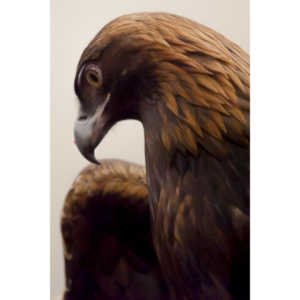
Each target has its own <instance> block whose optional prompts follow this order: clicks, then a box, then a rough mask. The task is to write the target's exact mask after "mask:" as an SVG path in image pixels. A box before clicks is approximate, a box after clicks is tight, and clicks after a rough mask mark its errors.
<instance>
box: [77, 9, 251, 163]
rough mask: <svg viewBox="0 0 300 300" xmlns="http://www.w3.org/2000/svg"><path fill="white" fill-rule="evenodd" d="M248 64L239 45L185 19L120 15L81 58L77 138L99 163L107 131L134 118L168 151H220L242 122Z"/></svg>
mask: <svg viewBox="0 0 300 300" xmlns="http://www.w3.org/2000/svg"><path fill="white" fill-rule="evenodd" d="M237 57H239V59H237ZM248 64H249V62H248V56H247V54H246V53H244V52H243V50H242V49H240V48H239V47H238V46H237V45H235V44H233V43H232V42H230V41H229V40H227V39H226V38H225V37H223V36H222V35H220V34H218V33H216V32H214V31H213V30H211V29H209V28H207V27H205V26H202V25H200V24H198V23H196V22H193V21H191V20H189V19H186V18H183V17H179V16H175V15H171V14H166V13H138V14H131V15H126V16H122V17H119V18H117V19H115V20H114V21H112V22H110V23H109V24H107V25H106V26H105V27H103V29H102V30H101V31H100V32H99V33H98V34H97V35H96V37H95V38H94V39H93V40H92V41H91V42H90V44H89V45H88V46H87V48H86V49H85V50H84V52H83V54H82V56H81V58H80V61H79V64H78V67H77V72H76V77H75V92H76V95H77V97H78V99H79V103H80V108H79V114H78V118H77V120H76V123H75V130H74V133H75V141H76V144H77V146H78V148H79V150H80V152H81V153H82V154H83V156H84V157H85V158H87V159H88V160H90V161H92V162H95V163H97V160H96V159H95V156H94V150H95V148H96V147H97V145H98V144H99V143H100V141H101V140H102V139H103V137H104V136H105V134H106V133H107V132H108V131H109V129H110V128H111V127H112V126H113V125H114V124H115V123H117V122H118V121H121V120H126V119H136V120H139V121H141V122H142V123H143V126H144V129H145V131H147V130H148V131H152V132H155V134H153V133H152V136H153V138H156V139H159V140H160V141H161V143H162V145H163V146H164V147H165V149H166V150H167V151H173V150H174V149H178V150H179V151H181V152H185V153H187V152H188V153H189V154H191V155H198V153H199V151H200V148H201V147H202V148H206V150H207V151H211V152H215V153H217V152H220V151H221V152H222V151H224V147H223V146H222V145H220V141H221V140H222V135H224V134H227V135H231V136H234V135H238V136H239V137H238V139H239V141H240V142H241V141H242V140H243V134H242V131H243V129H241V128H242V127H243V126H244V125H245V122H246V120H245V117H244V115H243V113H242V112H241V106H240V104H239V103H238V98H241V99H242V98H244V99H246V100H247V96H249V73H247V72H249V71H248V70H249V66H248ZM246 106H247V105H246ZM244 107H245V105H244ZM228 116H230V117H233V118H234V119H235V122H233V123H232V121H230V122H231V123H230V122H229V121H228V120H227V119H226V118H227V117H228ZM226 122H227V124H226ZM243 124H244V125H243ZM226 125H227V128H226ZM230 128H231V129H230ZM241 136H242V137H241Z"/></svg>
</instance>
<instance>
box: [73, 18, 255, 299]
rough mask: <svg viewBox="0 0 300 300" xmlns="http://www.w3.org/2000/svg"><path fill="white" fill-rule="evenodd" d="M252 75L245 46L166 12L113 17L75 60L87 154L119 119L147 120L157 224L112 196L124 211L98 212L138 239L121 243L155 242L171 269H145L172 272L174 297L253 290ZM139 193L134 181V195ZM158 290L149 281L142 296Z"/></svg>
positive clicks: (151, 202)
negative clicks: (250, 287)
mask: <svg viewBox="0 0 300 300" xmlns="http://www.w3.org/2000/svg"><path fill="white" fill-rule="evenodd" d="M249 85H250V83H249V56H248V55H247V54H246V53H245V52H244V51H243V50H242V49H241V48H240V47H239V46H237V45H236V44H234V43H233V42H231V41H229V40H228V39H227V38H225V37H224V36H223V35H221V34H219V33H217V32H215V31H213V30H212V29H209V28H207V27H205V26H203V25H200V24H198V23H196V22H194V21H191V20H189V19H187V18H184V17H180V16H176V15H171V14H167V13H138V14H131V15H126V16H122V17H119V18H117V19H116V20H114V21H112V22H110V23H109V24H107V25H106V26H105V27H104V28H103V29H102V30H101V31H100V32H99V33H98V34H97V35H96V37H95V38H94V39H93V40H92V41H91V43H90V44H89V45H88V46H87V48H86V49H85V50H84V52H83V54H82V56H81V59H80V61H79V64H78V69H77V73H76V78H75V92H76V94H77V96H78V99H79V102H80V111H79V116H78V119H77V121H76V124H75V139H76V143H77V146H78V148H79V150H80V152H81V153H82V154H83V156H84V157H86V158H87V159H88V160H90V161H91V162H97V160H96V159H95V156H94V149H95V148H96V147H97V145H98V144H99V143H100V142H101V140H102V139H103V137H104V136H105V135H106V133H107V132H108V131H109V129H110V128H111V127H112V126H113V125H114V124H115V123H116V122H118V121H120V120H125V119H136V120H139V121H141V122H142V124H143V127H144V132H145V155H146V179H147V180H146V181H147V186H148V196H147V200H146V202H145V199H146V198H144V200H143V201H142V202H143V203H144V205H146V210H145V211H144V213H145V212H146V211H147V213H148V211H149V214H150V216H151V218H150V221H151V224H150V225H149V224H148V225H147V226H146V227H147V230H145V231H143V230H144V229H143V226H142V224H143V223H142V221H141V220H140V219H139V216H138V215H139V212H138V210H130V205H128V210H126V209H125V210H124V211H123V210H122V209H121V210H119V209H118V204H117V203H118V201H117V202H116V203H115V202H114V201H113V199H112V198H108V199H107V202H111V203H110V204H109V205H112V207H113V208H114V209H116V211H115V212H111V213H110V212H109V210H108V211H107V212H105V213H104V210H103V214H99V215H98V218H99V222H100V223H101V222H102V221H101V220H102V219H104V220H105V219H106V218H108V219H110V222H111V223H110V226H113V225H112V224H113V223H114V222H115V226H116V227H118V226H119V227H120V229H124V232H123V233H122V234H121V235H120V236H118V239H120V240H122V239H127V238H128V239H130V235H131V238H133V237H134V239H135V241H136V245H131V244H130V242H129V241H128V247H127V248H126V247H125V248H126V249H127V250H128V249H129V251H131V252H133V253H134V256H137V257H140V258H141V259H140V260H141V261H142V262H147V259H148V258H147V259H146V257H145V255H147V254H146V253H147V251H149V253H152V252H151V249H152V246H151V245H153V248H154V249H155V253H154V252H153V253H152V254H151V255H150V256H151V257H152V259H153V261H156V257H157V262H155V263H154V265H155V266H157V268H156V269H157V270H159V272H158V273H157V274H159V273H160V272H161V273H162V276H163V278H164V279H163V280H162V279H161V280H159V279H158V277H156V276H160V275H155V276H153V275H152V276H150V275H149V273H148V276H150V277H149V278H152V284H154V283H155V285H156V286H157V284H158V283H161V284H162V285H163V284H164V283H166V285H167V287H168V293H170V295H171V298H172V299H185V300H194V299H222V300H227V299H228V300H229V299H232V300H233V299H249V106H250V105H249ZM89 182H90V181H89V180H87V181H86V187H85V188H84V189H85V191H86V193H87V194H89V193H91V191H90V188H89V186H90V183H89ZM82 185H83V184H81V186H82ZM109 186H110V188H111V189H112V190H111V191H112V192H113V189H116V193H117V194H118V193H119V191H120V189H121V187H120V186H119V185H118V183H116V182H113V181H112V183H110V184H109ZM128 189H129V188H128ZM91 190H92V188H91ZM134 192H137V195H136V196H134V195H133V194H134ZM120 193H122V192H120ZM138 193H139V191H138V188H137V187H136V186H132V190H131V194H130V197H132V198H131V200H128V201H129V202H130V201H134V199H136V197H138ZM83 198H84V196H83ZM120 199H123V198H122V197H120ZM77 202H78V203H81V200H80V199H78V201H77ZM114 205H116V207H115V206H114ZM75 207H77V206H76V205H75ZM75 207H71V208H70V209H71V210H74V209H75ZM122 207H126V205H125V204H124V205H123V206H122ZM93 211H94V212H95V213H96V212H97V213H99V212H98V211H97V209H94V210H92V212H91V213H93ZM141 216H143V213H141ZM94 218H96V219H97V217H94ZM88 219H89V218H88ZM88 219H86V221H85V222H88V221H87V220H88ZM91 219H93V218H92V217H91ZM142 219H144V218H142ZM145 219H146V218H145ZM133 220H139V221H137V222H136V223H135V222H134V221H133ZM150 221H149V222H150ZM103 222H104V221H103ZM131 222H133V225H132V223H131ZM140 222H141V223H140ZM147 222H148V221H147ZM138 224H140V225H138ZM127 225H128V226H127ZM131 225H132V226H131ZM146 227H145V228H146ZM95 228H97V232H98V234H99V235H101V234H105V233H106V231H105V229H103V230H104V231H102V230H101V226H100V227H95ZM78 230H84V229H83V228H82V227H81V229H80V228H78ZM111 230H112V229H111ZM146 232H147V234H149V232H150V233H151V236H152V239H151V241H152V244H149V240H148V239H147V243H146V244H147V247H146V244H145V249H144V250H142V248H143V247H144V240H143V236H146V235H147V234H146ZM89 234H90V232H89V230H88V229H87V233H86V236H87V238H88V236H89ZM139 234H140V235H139ZM118 239H117V240H118ZM105 241H106V239H103V242H101V243H100V244H101V247H100V248H101V250H99V251H98V250H97V251H98V252H97V254H95V253H94V252H93V251H96V249H98V248H99V244H97V246H96V244H95V245H94V246H92V247H91V248H89V249H91V253H93V254H90V253H89V252H88V251H87V252H85V253H86V255H85V259H86V260H88V259H89V257H92V256H94V257H95V255H99V256H100V257H102V252H106V251H107V249H110V247H114V246H111V244H110V243H111V242H110V240H109V239H108V241H107V242H105ZM118 242H120V241H119V240H118ZM95 243H96V241H95ZM112 243H114V242H112ZM124 243H125V244H126V245H127V241H126V242H124ZM83 244H84V243H83ZM83 244H82V245H80V246H79V245H78V247H84V245H83ZM85 245H90V244H89V242H87V243H85ZM139 246H140V247H141V248H139V249H138V248H135V247H139ZM146 248H147V249H146ZM93 249H94V250H93ZM127 250H126V251H127ZM132 250H133V251H132ZM143 251H145V252H143ZM104 257H106V256H105V254H104V256H103V257H102V258H99V259H100V260H101V259H104ZM109 259H111V258H107V260H109ZM128 262H129V261H128ZM90 263H91V262H90ZM129 264H130V263H129ZM102 267H103V268H105V267H104V266H103V265H102V264H101V263H100V265H99V269H98V270H99V272H100V273H101V272H104V269H103V270H102V269H101V268H102ZM154 269H155V268H154ZM127 270H128V268H127ZM135 270H136V271H141V270H138V268H136V269H135ZM88 274H89V273H87V274H86V275H85V276H86V277H88V276H89V275H88ZM111 274H112V273H111ZM83 276H84V275H83ZM116 276H117V275H116ZM149 278H148V279H149ZM147 282H148V281H147ZM105 288H108V287H107V286H106V287H105ZM123 288H124V287H123ZM70 289H71V290H72V287H70ZM86 289H87V290H89V288H86ZM108 289H109V288H108ZM113 289H114V287H112V288H111V289H109V290H113ZM153 289H154V288H153ZM131 290H132V291H133V289H131ZM150 290H151V287H150V285H149V287H148V288H147V287H145V289H144V293H145V295H146V294H147V295H149V294H150ZM158 291H162V293H163V291H164V289H163V288H162V287H159V289H158ZM152 298H153V299H158V297H155V296H153V297H152ZM67 299H73V298H67ZM74 299H76V298H74ZM95 299H97V298H95ZM99 299H100V298H99ZM116 299H122V298H118V296H117V298H116ZM124 299H125V298H124ZM128 299H131V298H128ZM132 299H134V298H132ZM137 299H139V297H137ZM141 299H146V298H144V297H142V298H141Z"/></svg>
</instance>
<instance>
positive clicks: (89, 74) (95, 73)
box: [86, 65, 102, 88]
mask: <svg viewBox="0 0 300 300" xmlns="http://www.w3.org/2000/svg"><path fill="white" fill-rule="evenodd" d="M86 80H87V82H88V83H89V84H90V85H92V86H94V87H96V88H98V87H100V86H101V84H102V74H101V71H100V69H99V68H98V67H97V66H96V65H89V66H88V67H87V70H86Z"/></svg>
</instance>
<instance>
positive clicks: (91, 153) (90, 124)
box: [74, 94, 111, 164]
mask: <svg viewBox="0 0 300 300" xmlns="http://www.w3.org/2000/svg"><path fill="white" fill-rule="evenodd" d="M109 98H110V94H108V95H107V97H106V99H105V100H104V102H103V103H102V104H101V105H99V106H98V108H97V110H96V111H95V113H94V115H92V116H88V117H85V118H82V116H79V118H78V119H77V120H76V122H75V126H74V136H75V143H76V146H77V148H78V149H79V151H80V153H81V154H82V155H83V156H84V157H85V158H86V159H87V160H88V161H90V162H92V163H95V164H100V163H99V162H98V160H97V159H96V157H95V149H96V147H97V146H98V145H99V143H100V142H101V140H102V139H103V138H104V136H105V134H106V133H107V131H108V130H109V129H110V127H111V125H110V124H109V122H108V119H107V117H105V115H104V114H103V112H104V109H105V107H106V105H107V102H108V101H109Z"/></svg>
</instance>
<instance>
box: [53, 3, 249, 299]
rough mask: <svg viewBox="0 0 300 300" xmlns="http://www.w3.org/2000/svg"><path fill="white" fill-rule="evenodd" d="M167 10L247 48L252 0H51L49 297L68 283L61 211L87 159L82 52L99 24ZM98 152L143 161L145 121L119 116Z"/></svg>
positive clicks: (57, 292) (102, 156) (58, 293)
mask: <svg viewBox="0 0 300 300" xmlns="http://www.w3.org/2000/svg"><path fill="white" fill-rule="evenodd" d="M138 11H166V12H172V13H176V14H179V15H183V16H186V17H189V18H191V19H194V20H196V21H198V22H200V23H203V24H205V25H207V26H210V27H212V28H214V29H215V30H217V31H219V32H221V33H223V34H224V35H226V36H227V37H228V38H230V39H231V40H233V41H234V42H236V43H237V44H239V45H240V46H241V47H242V48H243V49H245V50H246V51H249V1H248V0H206V1H200V0H198V1H196V0H195V1H189V0H168V1H166V0H165V1H162V0H152V1H149V0H147V1H146V0H145V1H144V0H140V1H138V0H136V1H133V0H124V1H120V0H119V1H116V0H108V1H100V0H85V1H84V0H52V2H51V299H55V298H56V297H57V296H58V295H60V294H61V293H62V292H63V289H64V265H63V254H62V253H63V250H62V242H61V235H60V228H59V222H60V214H61V209H62V205H63V201H64V197H65V195H66V193H67V191H68V188H69V187H70V185H71V183H72V181H73V179H74V177H75V176H76V175H77V174H78V173H79V171H80V170H81V169H82V168H83V167H84V166H85V165H86V164H87V162H86V161H85V160H84V159H83V158H82V157H81V155H80V154H79V152H78V151H77V149H76V147H75V145H74V143H73V122H74V120H75V117H76V112H77V103H76V99H75V95H74V92H73V79H74V75H75V68H76V65H77V61H78V59H79V57H80V54H81V52H82V50H83V49H84V47H85V46H86V45H87V43H88V42H89V41H90V40H91V39H92V38H93V37H94V35H95V34H96V33H97V32H98V31H99V29H100V28H101V27H102V26H103V25H105V24H106V23H107V22H108V21H110V20H111V19H113V18H115V17H117V16H119V15H122V14H126V13H130V12H138ZM96 154H97V157H98V158H122V159H126V160H129V161H133V162H137V163H141V164H144V141H143V131H142V126H141V125H140V124H139V123H138V122H135V121H126V122H121V123H119V125H117V126H116V127H114V128H113V129H112V130H111V131H110V133H109V134H108V135H107V136H106V137H105V139H104V140H103V142H102V143H101V146H100V147H99V149H97V152H96Z"/></svg>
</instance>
